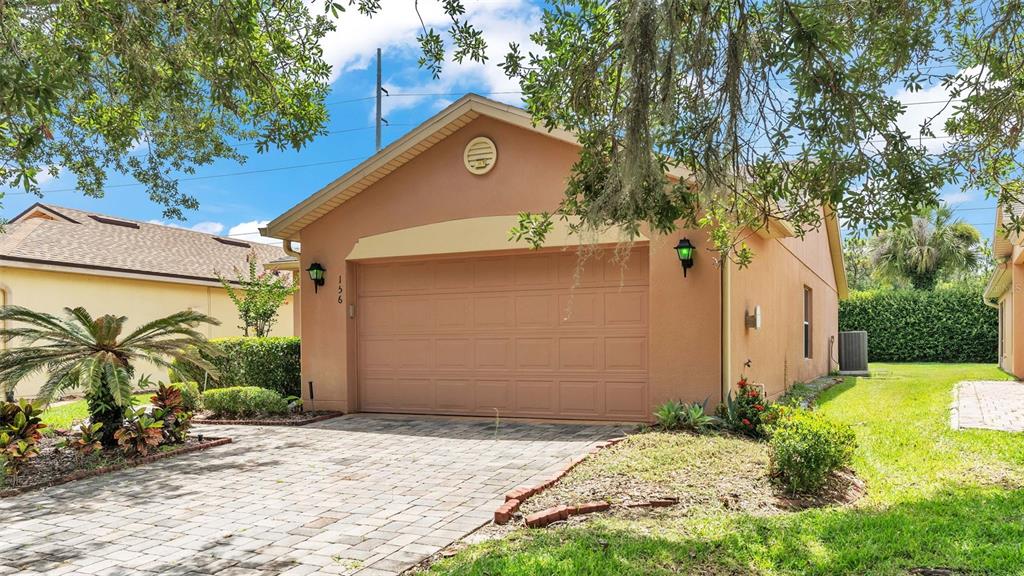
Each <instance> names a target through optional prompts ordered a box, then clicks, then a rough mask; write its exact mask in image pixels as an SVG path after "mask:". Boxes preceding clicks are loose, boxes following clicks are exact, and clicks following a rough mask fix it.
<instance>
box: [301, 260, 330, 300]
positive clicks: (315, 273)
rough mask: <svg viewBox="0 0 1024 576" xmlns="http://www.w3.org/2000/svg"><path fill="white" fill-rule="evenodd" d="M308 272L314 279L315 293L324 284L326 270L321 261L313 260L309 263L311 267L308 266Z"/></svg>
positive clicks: (311, 278)
mask: <svg viewBox="0 0 1024 576" xmlns="http://www.w3.org/2000/svg"><path fill="white" fill-rule="evenodd" d="M306 272H309V279H310V280H312V281H313V293H314V294H315V293H316V292H317V291H318V289H319V288H320V287H321V286H323V285H324V272H326V270H325V269H324V267H323V266H321V265H320V263H319V262H313V263H312V264H310V265H309V268H306Z"/></svg>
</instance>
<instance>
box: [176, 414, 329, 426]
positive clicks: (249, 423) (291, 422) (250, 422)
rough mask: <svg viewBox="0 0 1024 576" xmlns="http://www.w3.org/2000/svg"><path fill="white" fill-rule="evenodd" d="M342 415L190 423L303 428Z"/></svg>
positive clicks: (197, 420) (203, 420) (206, 420)
mask: <svg viewBox="0 0 1024 576" xmlns="http://www.w3.org/2000/svg"><path fill="white" fill-rule="evenodd" d="M344 415H345V413H344V412H331V413H330V414H321V415H319V416H314V417H312V418H306V419H291V420H272V419H265V420H209V419H205V418H203V419H200V418H193V419H192V422H193V423H195V424H222V425H225V426H228V425H230V426H305V425H306V424H313V423H315V422H321V421H323V420H330V419H331V418H337V417H339V416H344Z"/></svg>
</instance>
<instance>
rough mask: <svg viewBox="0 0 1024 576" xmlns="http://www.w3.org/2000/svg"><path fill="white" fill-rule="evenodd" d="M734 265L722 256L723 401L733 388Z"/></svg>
mask: <svg viewBox="0 0 1024 576" xmlns="http://www.w3.org/2000/svg"><path fill="white" fill-rule="evenodd" d="M731 268H732V266H731V265H730V262H729V257H728V256H723V257H722V283H721V284H722V295H721V299H722V314H721V316H722V402H723V403H725V401H726V399H727V398H728V397H729V391H730V390H731V389H732V374H731V371H732V306H731V304H732V302H731V300H732V299H731V298H730V296H731V294H732V271H731Z"/></svg>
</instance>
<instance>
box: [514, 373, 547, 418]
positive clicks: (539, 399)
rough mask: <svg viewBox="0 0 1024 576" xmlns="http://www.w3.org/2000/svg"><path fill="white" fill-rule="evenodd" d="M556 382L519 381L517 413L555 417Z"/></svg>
mask: <svg viewBox="0 0 1024 576" xmlns="http://www.w3.org/2000/svg"><path fill="white" fill-rule="evenodd" d="M555 392H556V384H555V380H553V379H552V380H517V381H516V412H519V413H522V414H525V415H530V416H536V415H542V416H553V415H554V414H555V402H556V396H555Z"/></svg>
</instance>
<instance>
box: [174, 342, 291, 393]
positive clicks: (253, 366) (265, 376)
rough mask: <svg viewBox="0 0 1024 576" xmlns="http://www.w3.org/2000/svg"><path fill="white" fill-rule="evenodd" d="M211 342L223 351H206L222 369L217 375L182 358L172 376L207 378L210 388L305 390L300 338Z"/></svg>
mask: <svg viewBox="0 0 1024 576" xmlns="http://www.w3.org/2000/svg"><path fill="white" fill-rule="evenodd" d="M210 343H212V344H213V345H214V346H216V347H217V348H218V349H219V350H220V351H221V352H222V354H220V355H217V356H212V355H203V358H204V359H205V360H206V361H207V362H209V363H211V364H213V365H214V366H215V367H216V368H217V370H218V371H219V372H220V374H219V375H218V376H217V378H215V379H209V380H208V379H206V374H205V373H204V372H203V371H202V370H200V369H198V368H197V367H196V366H195V365H194V364H189V363H181V362H179V363H175V364H174V369H173V370H172V371H171V376H172V378H174V379H179V380H180V379H187V380H195V381H197V382H203V383H204V385H205V386H206V387H207V388H211V387H213V388H230V387H234V386H257V387H260V388H267V389H269V390H274V391H276V392H278V393H280V394H281V395H282V396H298V395H299V394H300V393H301V392H300V388H301V384H302V381H301V374H300V365H299V354H300V348H301V346H300V340H299V338H294V337H276V336H275V337H266V338H246V337H235V338H215V339H213V340H211V341H210Z"/></svg>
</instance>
